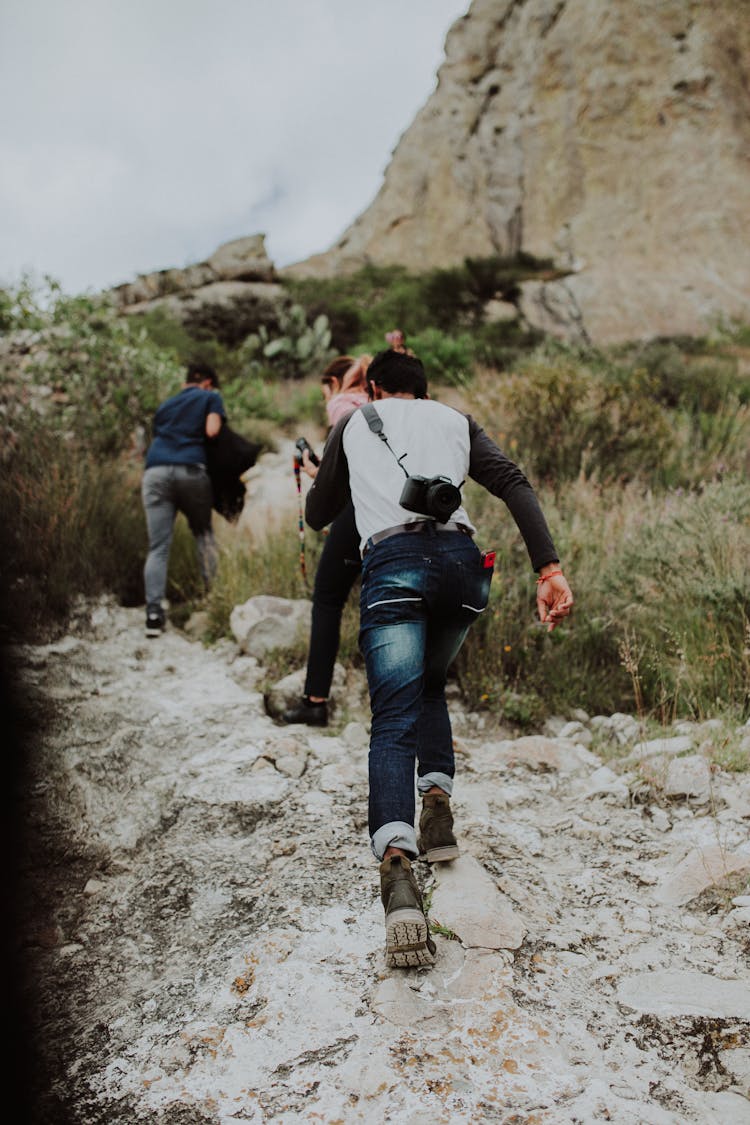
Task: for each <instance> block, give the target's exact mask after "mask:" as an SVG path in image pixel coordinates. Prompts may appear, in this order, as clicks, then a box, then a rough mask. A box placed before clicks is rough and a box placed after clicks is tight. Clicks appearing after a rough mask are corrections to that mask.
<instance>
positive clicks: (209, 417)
mask: <svg viewBox="0 0 750 1125" xmlns="http://www.w3.org/2000/svg"><path fill="white" fill-rule="evenodd" d="M209 395H210V398H209V401H208V412H207V413H206V437H207V438H215V437H216V435H217V434H218V432H219V430H220V429H221V423H222V422H223V421H224V418H225V417H226V415H225V413H224V403H223V402H222V401H221V395H219V394H217V393H216V391H209Z"/></svg>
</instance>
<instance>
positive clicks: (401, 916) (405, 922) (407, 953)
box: [385, 906, 435, 969]
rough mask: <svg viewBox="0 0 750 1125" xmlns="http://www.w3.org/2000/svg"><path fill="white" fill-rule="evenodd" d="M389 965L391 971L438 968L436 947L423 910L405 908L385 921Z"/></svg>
mask: <svg viewBox="0 0 750 1125" xmlns="http://www.w3.org/2000/svg"><path fill="white" fill-rule="evenodd" d="M385 961H386V964H387V965H389V966H391V968H396V969H409V968H415V967H417V966H419V965H434V964H435V943H434V942H433V941H432V939H431V938H430V932H429V929H428V927H427V919H426V918H425V916H424V914H423V913H422V911H421V910H415V909H412V907H408V906H405V907H402V908H401V909H400V910H394V911H393V912H392V913H391V914H389V915H388V917H387V918H386V920H385Z"/></svg>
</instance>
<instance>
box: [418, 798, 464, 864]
mask: <svg viewBox="0 0 750 1125" xmlns="http://www.w3.org/2000/svg"><path fill="white" fill-rule="evenodd" d="M417 847H418V848H419V854H420V856H424V857H425V859H426V860H427V862H428V863H445V862H446V861H447V860H449V859H458V856H459V854H460V853H459V850H458V844H457V843H456V837H455V836H454V835H453V813H452V812H451V802H450V798H449V797H448V794H447V793H428V794H427V795H426V796H425V797H424V800H423V803H422V815H421V816H420V818H419V839H418V840H417Z"/></svg>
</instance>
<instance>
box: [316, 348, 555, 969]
mask: <svg viewBox="0 0 750 1125" xmlns="http://www.w3.org/2000/svg"><path fill="white" fill-rule="evenodd" d="M367 376H368V382H369V383H370V385H371V392H372V398H373V402H372V404H371V405H370V406H364V407H362V408H360V409H359V410H357V411H355V412H354V414H352V415H351V417H349V418H347V419H343V420H342V421H341V422H340V423H339V424H338V425H337V426H335V427H334V429H333V430H332V431H331V434H330V436H329V439H328V442H327V443H326V448H325V452H324V455H323V459H322V461H321V464H320V468H319V470H318V473H317V476H316V478H315V481H314V483H313V485H312V487H311V489H310V491H309V493H308V495H307V501H306V511H305V514H306V518H307V522H308V523H309V524H310V525H311V527H313V528H315V529H316V530H320V529H322V528H323V527H325V526H326V525H327V524H329V523H330V522H331V520H332V519H333V518H334V517H335V516H336V515H337V513H338V512H339V511H340V510H341V508H342V507H343V506H344V504H345V503H346V501H347V499H348V498H349V496H351V498H352V500H353V502H354V511H355V516H356V523H357V528H358V531H359V534H360V539H361V542H360V547H361V550H362V553H363V562H362V590H361V600H360V648H361V650H362V653H363V655H364V659H365V664H366V668H367V680H368V685H369V691H370V704H371V708H372V729H371V738H370V753H369V781H370V797H369V831H370V839H371V846H372V850H373V853H374V854H375V856H376V857H377V859H378V860H380V861H381V862H380V882H381V898H382V901H383V906H384V909H385V924H386V959H387V962H388V964H389V965H401V966H411V965H424V964H431V963H432V962H433V961H434V954H435V945H434V942H433V941H432V940H431V938H430V936H429V928H428V925H427V919H426V917H425V914H424V909H423V904H422V898H421V895H420V892H419V888H418V886H417V883H416V880H415V878H414V874H413V872H412V870H411V863H412V861H413V860H414V859H415V858H416V857H417V856H418V855H420V854H423V855H425V856H426V858H427V860H428V861H430V862H443V861H446V860H450V859H453V858H455V857H456V856H457V855H458V846H457V844H456V839H455V836H454V835H453V817H452V814H451V810H450V796H451V793H452V790H453V778H454V774H455V763H454V757H453V740H452V735H451V726H450V719H449V717H448V709H447V705H446V700H445V683H446V675H447V670H448V667H449V665H450V663H451V662H452V661H453V659H454V658H455V656H456V654H457V653H458V650H459V649H460V647H461V644H462V643H463V641H464V638H465V637H466V634H467V632H468V630H469V627H470V626H471V624H472V622H474V621H475V620H476V619H477V617H478V616H479V614H480V613H481V612H482V611H483V610H484V609H485V607H486V605H487V601H488V598H489V590H490V580H491V577H492V563H493V556H492V555H491V554H487V553H484V554H483V553H482V552H480V550H479V549H478V547H477V546H476V544H475V543H474V541H473V538H472V537H473V534H474V531H475V528H474V526H473V524H472V523H471V520H470V519H469V516H468V514H467V512H466V510H465V509H464V507H463V505H462V500H461V495H460V491H459V489H460V486H461V485H462V484H463V483H464V481H465V480H466V477H467V476H469V477H471V478H472V479H473V480H475V481H477V482H478V483H479V484H481V485H483V486H484V487H485V488H486V489H487V490H488V491H489V492H491V493H492V494H493V495H494V496H497V497H499V498H500V499H501V500H503V501H504V502H505V504H506V505H507V506H508V508H509V510H510V512H511V514H512V516H513V518H514V520H515V521H516V524H517V525H518V528H519V530H520V532H521V534H522V536H523V538H524V541H525V543H526V547H527V550H528V552H529V556H530V559H531V565H532V567H533V568H534V570H536V571H537V572H538V575H539V577H538V579H537V606H538V610H539V616H540V619H541V621H542V622H543V623H545V624H546V625H547V627H548V629H554V628H555V626H556V625H558V624H559V623H560V622H561V621H562V619H563V618H564V617H567V615H568V614H569V613H570V610H571V606H572V604H573V595H572V593H571V590H570V587H569V585H568V583H567V581H566V579H565V577H564V575H563V572H562V567H561V565H560V561H559V557H558V554H557V551H556V550H555V546H554V544H553V542H552V538H551V536H550V533H549V530H548V528H547V523H546V521H545V518H544V515H543V514H542V511H541V508H540V507H539V503H538V501H537V498H536V495H535V493H534V491H533V489H532V487H531V485H530V484H529V482H528V480H527V479H526V477H525V476H524V474H523V473H522V472H521V470H520V469H519V468H518V466H517V465H515V464H514V462H513V461H511V460H510V459H509V458H508V457H506V455H505V454H504V453H503V452H502V451H501V450H500V449H499V448H498V447H497V446H496V445H495V444H494V442H492V441H491V440H490V438H489V437H487V435H486V434H485V433H484V431H483V430H482V429H481V428H480V427H479V426H478V425H477V423H476V422H475V421H474V420H473V419H472V418H471V417H469V416H467V415H464V414H461V413H460V412H459V411H457V410H454V409H452V408H451V407H448V406H445V405H443V404H441V403H438V402H433V401H430V400H429V399H427V397H426V396H427V382H426V378H425V374H424V369H423V367H422V364H421V362H420V360H419V359H418V358H416V357H415V356H409V355H404V354H403V353H398V352H394V351H392V350H391V351H385V352H381V353H380V354H379V355H377V356H376V357H375V359H374V360H373V361H372V363H371V364H370V367H369V369H368V373H367ZM373 410H374V414H373V413H372V411H373ZM407 477H409V478H414V477H417V478H423V480H422V481H420V480H419V479H417V480H416V481H413V480H412V481H411V482H410V483H408V482H407V480H406V478H407ZM437 477H442V478H444V479H443V481H442V482H441V481H437V482H436V483H435V484H434V485H433V486H430V485H429V482H430V481H431V480H432V478H437ZM425 481H426V482H427V483H425ZM404 489H406V491H403V490H404ZM451 489H452V490H453V491H451ZM402 500H406V501H407V504H408V507H405V506H404V505H403V504H402V503H401V501H402ZM415 764H416V767H417V789H418V791H419V793H420V795H421V796H422V801H423V804H422V810H421V815H420V821H419V839H418V838H417V834H416V832H415V828H414V818H415V795H414V767H415Z"/></svg>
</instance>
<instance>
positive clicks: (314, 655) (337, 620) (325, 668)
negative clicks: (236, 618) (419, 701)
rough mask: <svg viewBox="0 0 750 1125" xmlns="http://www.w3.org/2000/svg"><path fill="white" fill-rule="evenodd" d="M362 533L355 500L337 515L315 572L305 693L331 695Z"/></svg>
mask: <svg viewBox="0 0 750 1125" xmlns="http://www.w3.org/2000/svg"><path fill="white" fill-rule="evenodd" d="M361 562H362V560H361V559H360V555H359V533H358V532H357V526H356V524H355V522H354V506H353V505H352V503H351V501H350V502H349V503H348V504H347V506H346V507H345V508H344V510H343V511H342V512H341V513H340V514H339V515H338V516H336V519H335V520H334V521H333V523H332V524H331V526H330V527H329V529H328V535H327V536H326V541H325V544H324V546H323V551H322V554H321V556H320V562H319V563H318V569H317V570H316V572H315V585H314V587H313V608H312V628H311V630H310V651H309V653H308V656H307V678H306V679H305V694H306V695H316V696H319V697H320V698H321V699H327V698H328V695H329V693H330V690H331V680H332V679H333V666H334V664H335V663H336V655H337V653H338V650H339V639H340V636H341V614H342V612H343V609H344V606H345V605H346V600H347V598H348V597H349V594H350V593H351V589H352V586H353V585H354V583H355V581H356V579H357V577H358V575H359V571H360V566H361Z"/></svg>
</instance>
